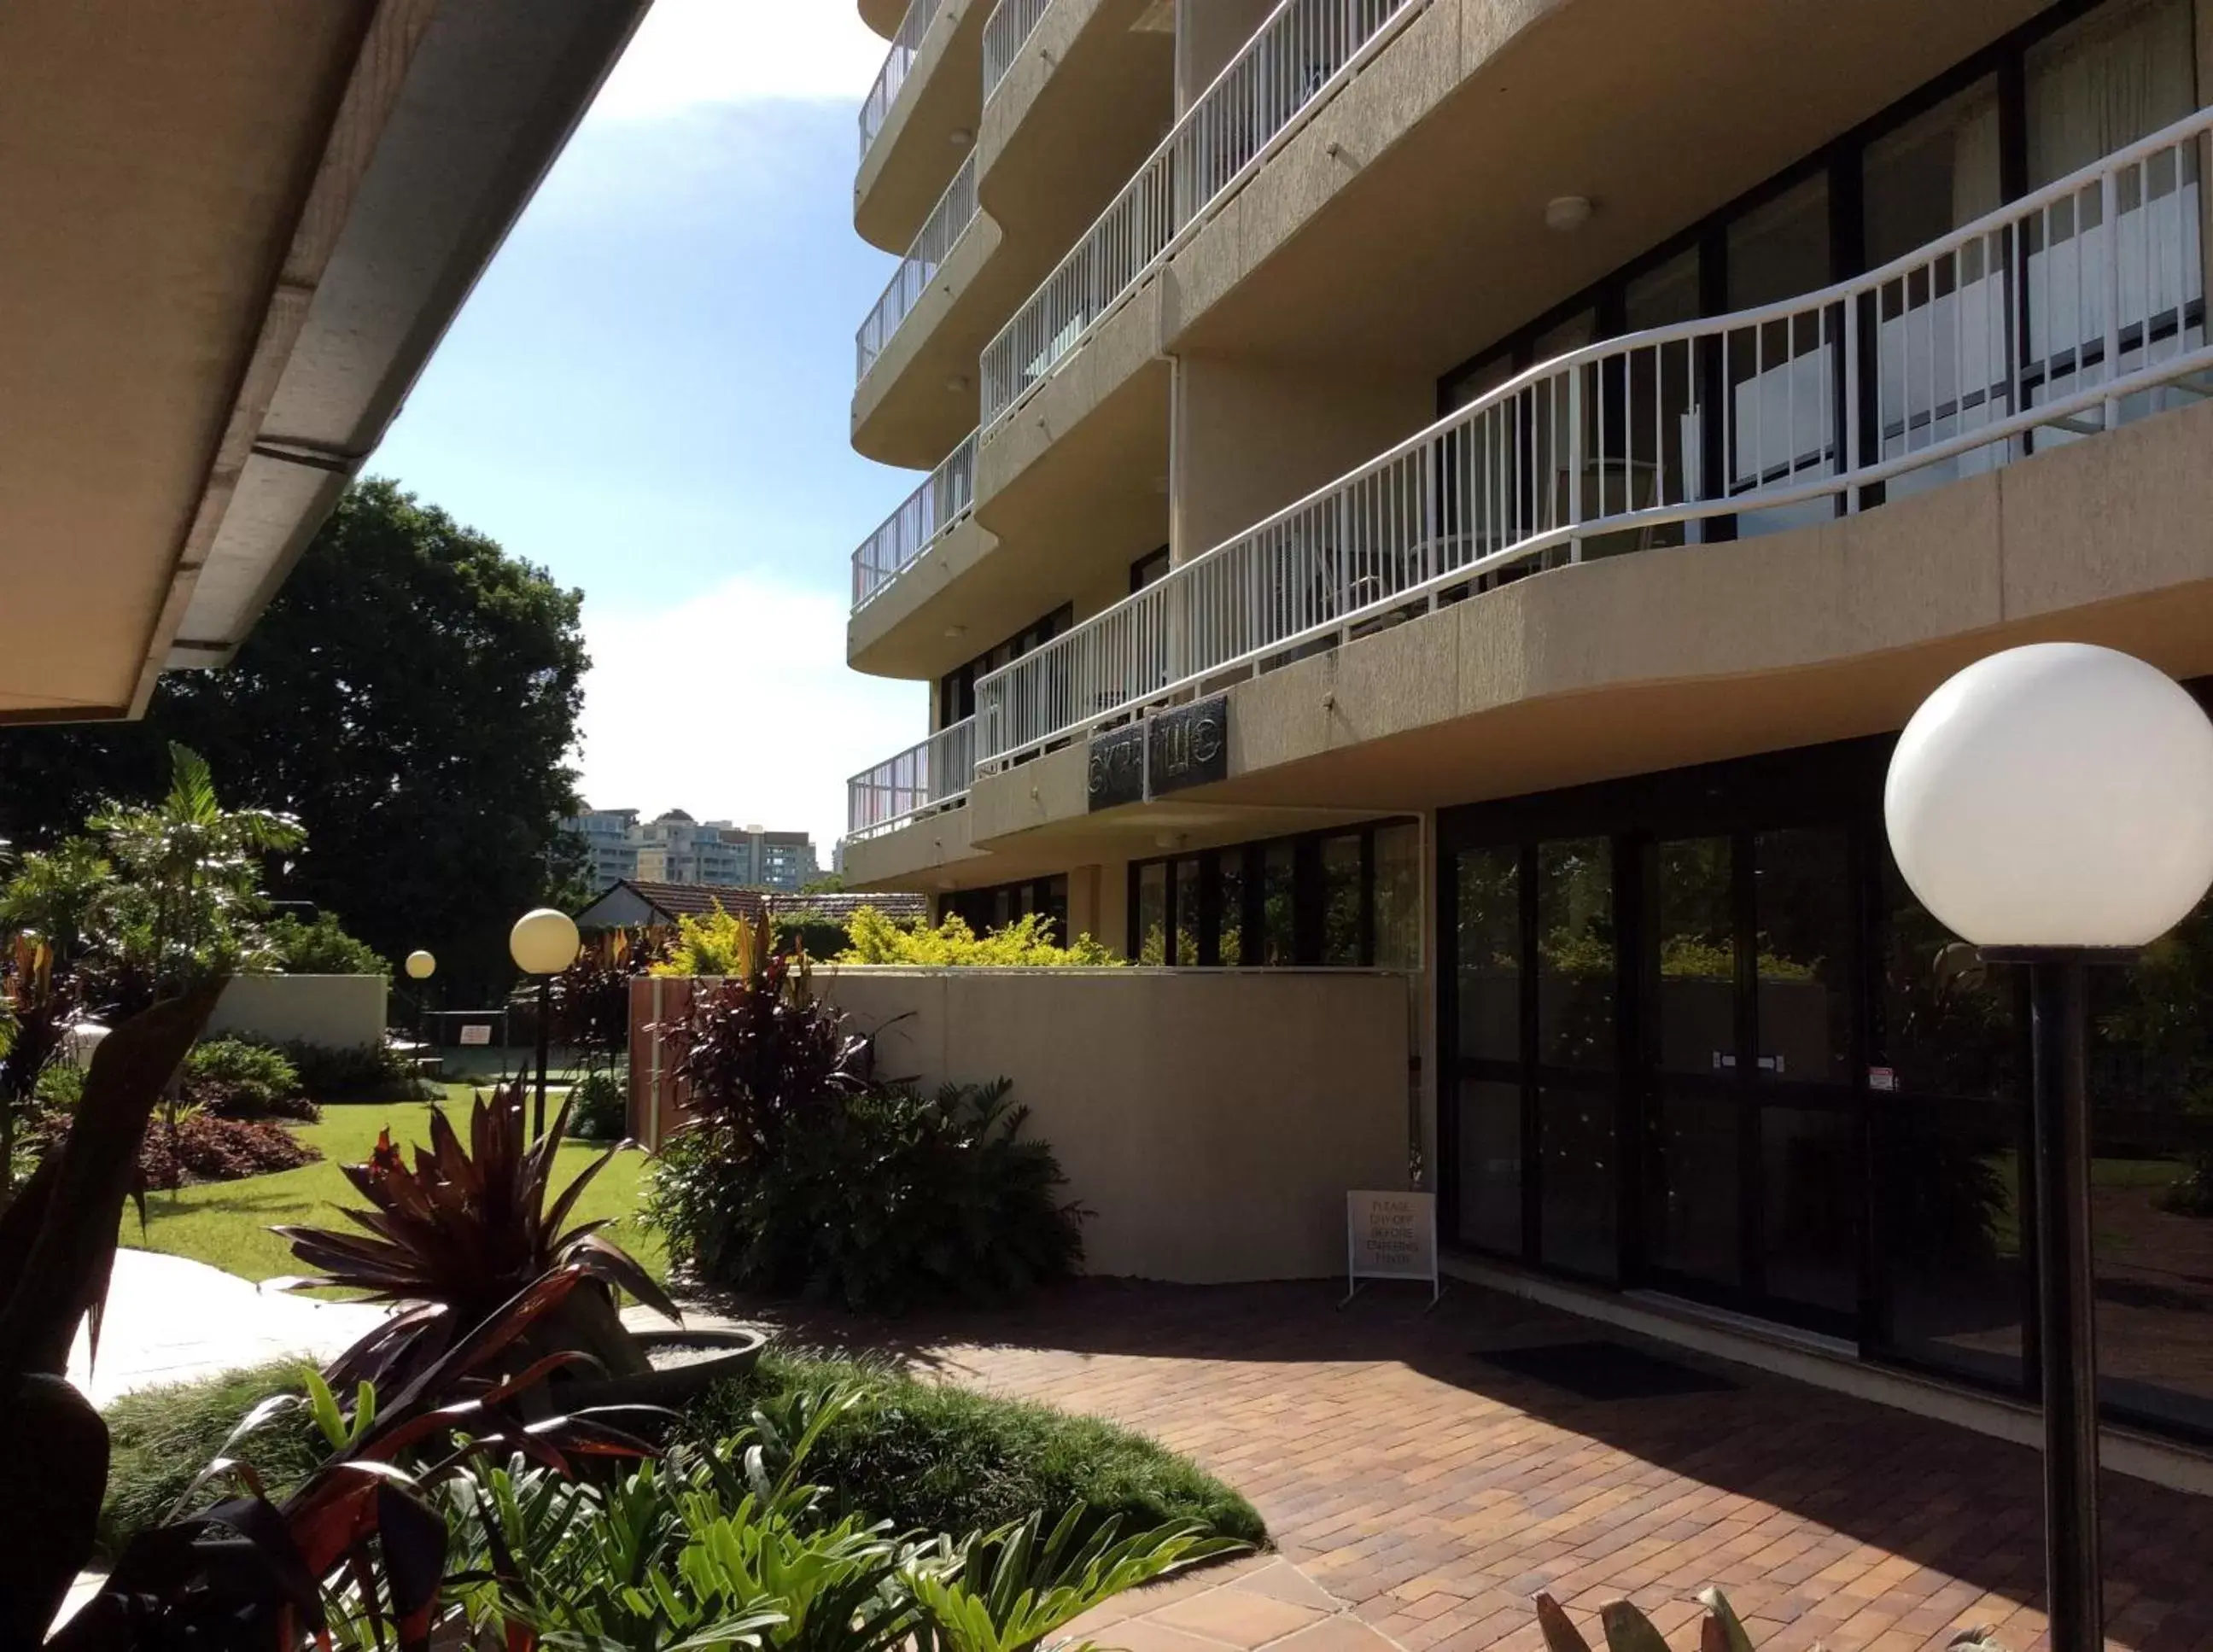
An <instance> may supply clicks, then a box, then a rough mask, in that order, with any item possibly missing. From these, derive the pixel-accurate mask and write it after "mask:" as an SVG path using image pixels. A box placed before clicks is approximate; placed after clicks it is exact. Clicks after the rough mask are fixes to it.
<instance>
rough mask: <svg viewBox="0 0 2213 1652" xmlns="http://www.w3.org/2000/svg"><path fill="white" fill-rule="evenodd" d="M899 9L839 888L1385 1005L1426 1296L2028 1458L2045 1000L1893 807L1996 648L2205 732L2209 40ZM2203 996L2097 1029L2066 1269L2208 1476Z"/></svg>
mask: <svg viewBox="0 0 2213 1652" xmlns="http://www.w3.org/2000/svg"><path fill="white" fill-rule="evenodd" d="M861 9H862V12H863V15H864V16H865V17H867V18H868V19H869V21H870V22H871V23H872V24H874V25H875V26H876V27H879V28H880V29H881V31H882V32H884V33H885V34H887V36H889V37H890V38H891V40H892V45H891V47H890V51H889V53H888V56H887V60H886V63H885V66H884V70H883V73H882V75H881V76H880V78H879V80H878V82H877V85H876V87H875V88H874V90H873V91H872V92H871V94H870V95H869V99H868V101H867V102H866V103H865V104H864V106H863V111H862V117H861V131H860V140H861V141H860V160H859V167H858V172H857V182H856V186H855V197H854V216H855V223H856V225H857V229H858V230H859V233H860V234H861V235H863V236H864V237H865V238H867V239H868V240H869V241H872V242H874V243H875V244H876V245H878V246H880V247H884V248H886V249H887V250H888V251H891V252H893V253H899V254H900V255H901V256H900V260H899V264H898V265H897V267H896V270H895V271H894V273H893V277H892V280H891V282H890V284H889V285H888V287H887V289H886V290H885V292H884V295H883V296H882V299H881V302H879V303H878V305H877V306H876V307H875V309H874V310H873V311H872V312H871V313H870V314H869V315H868V316H867V317H866V318H864V319H863V323H862V326H861V328H860V332H859V336H858V339H857V373H858V380H857V388H856V391H855V394H854V399H853V417H852V441H853V444H854V446H855V447H856V448H857V449H858V450H859V451H860V452H862V453H863V454H867V455H868V456H869V457H871V458H875V459H878V460H883V461H885V462H887V463H890V464H894V465H900V466H911V467H912V468H914V469H916V470H918V471H923V472H926V474H924V476H923V477H922V479H921V480H920V481H919V482H918V485H917V486H916V488H915V490H914V491H913V493H912V494H911V497H909V498H908V499H907V500H906V501H905V503H904V504H903V505H902V506H901V507H900V509H899V510H898V511H897V512H896V513H894V515H893V516H892V517H891V519H890V520H888V521H886V522H884V523H883V524H882V525H881V527H878V528H877V529H876V530H875V532H874V533H871V534H870V535H869V537H868V539H866V540H865V541H864V542H863V544H862V545H861V546H859V547H858V549H857V551H856V552H855V553H854V558H853V611H852V615H851V619H850V630H849V636H848V654H849V658H850V663H851V665H852V666H853V667H854V668H856V669H858V670H861V671H865V672H869V673H872V674H879V675H885V676H891V677H899V678H907V679H911V680H917V681H919V682H923V683H926V684H927V685H929V706H930V713H929V722H928V725H927V727H926V728H923V727H918V728H917V730H916V733H917V735H918V740H917V741H916V743H915V744H914V745H913V746H912V747H910V748H908V749H907V750H905V751H903V752H900V753H896V754H893V755H890V756H887V758H886V759H885V760H884V761H883V762H881V763H880V764H878V765H875V767H873V768H871V769H869V771H866V772H864V773H863V774H861V775H858V776H856V777H854V779H853V780H852V782H851V784H850V790H849V829H848V834H847V836H846V838H845V840H844V844H842V850H843V856H844V868H845V874H846V877H847V880H848V882H849V884H850V887H855V888H859V889H867V888H871V887H904V888H917V887H922V888H930V889H932V890H933V891H934V892H935V893H936V896H937V899H938V900H939V902H940V905H941V906H942V907H949V908H954V909H958V910H960V911H964V912H968V913H971V914H974V915H978V916H983V915H991V914H1012V913H1015V912H1018V911H1032V910H1046V911H1052V912H1053V913H1054V914H1056V915H1057V916H1058V917H1061V918H1062V920H1063V921H1064V924H1066V926H1067V927H1068V928H1070V929H1071V930H1088V931H1090V932H1092V933H1094V934H1095V935H1098V936H1100V937H1101V938H1102V939H1104V940H1106V941H1107V942H1109V943H1110V944H1112V945H1113V946H1115V947H1118V948H1121V949H1123V950H1124V951H1125V953H1126V954H1128V955H1130V956H1131V957H1133V958H1136V959H1138V960H1143V961H1147V962H1153V963H1159V964H1162V965H1174V966H1186V967H1192V968H1198V969H1228V968H1256V967H1269V966H1303V967H1344V968H1369V969H1372V968H1387V969H1392V970H1397V971H1400V972H1404V973H1405V977H1406V978H1407V980H1408V982H1409V984H1410V991H1411V994H1412V997H1413V1003H1414V1005H1415V1010H1416V1014H1417V1016H1418V1018H1419V1025H1420V1027H1421V1033H1420V1037H1419V1039H1417V1053H1418V1068H1419V1073H1418V1079H1417V1095H1418V1107H1417V1114H1418V1119H1419V1123H1418V1126H1417V1128H1416V1129H1415V1131H1414V1137H1415V1140H1414V1142H1413V1143H1412V1146H1413V1148H1414V1149H1415V1155H1416V1159H1417V1163H1418V1165H1419V1167H1420V1175H1421V1178H1422V1180H1423V1182H1424V1185H1425V1186H1428V1187H1429V1188H1430V1189H1432V1190H1434V1191H1435V1192H1436V1194H1437V1196H1438V1201H1439V1206H1438V1208H1439V1222H1440V1227H1441V1229H1442V1234H1443V1237H1444V1240H1445V1242H1446V1244H1447V1246H1448V1247H1449V1249H1450V1250H1451V1252H1452V1253H1453V1254H1454V1257H1455V1258H1456V1259H1457V1260H1456V1263H1455V1265H1458V1266H1460V1267H1463V1268H1464V1269H1466V1270H1468V1271H1473V1272H1476V1273H1478V1275H1480V1276H1481V1277H1486V1278H1493V1279H1497V1280H1500V1281H1503V1282H1506V1283H1511V1284H1513V1285H1514V1286H1515V1288H1517V1289H1533V1290H1539V1291H1541V1292H1544V1293H1549V1294H1550V1295H1552V1297H1554V1298H1555V1299H1557V1300H1564V1301H1574V1302H1578V1303H1582V1304H1584V1305H1586V1306H1588V1307H1590V1308H1592V1310H1593V1311H1600V1312H1614V1311H1616V1310H1618V1309H1619V1306H1620V1305H1621V1304H1623V1303H1634V1304H1646V1305H1653V1304H1656V1305H1660V1307H1662V1308H1664V1309H1665V1311H1666V1312H1667V1314H1684V1315H1688V1316H1691V1317H1692V1319H1694V1320H1699V1322H1701V1323H1703V1322H1704V1319H1706V1318H1712V1317H1714V1316H1720V1317H1722V1318H1723V1319H1725V1320H1726V1321H1727V1322H1728V1324H1730V1325H1733V1326H1755V1327H1765V1329H1766V1331H1768V1332H1772V1334H1774V1335H1775V1336H1777V1337H1782V1338H1788V1339H1789V1340H1790V1342H1791V1344H1792V1345H1793V1346H1794V1347H1798V1348H1810V1349H1814V1350H1818V1351H1820V1352H1821V1353H1822V1354H1824V1355H1825V1356H1833V1357H1836V1358H1838V1359H1844V1360H1853V1361H1858V1362H1865V1363H1868V1364H1872V1365H1880V1366H1886V1367H1898V1368H1903V1369H1907V1370H1911V1371H1912V1372H1916V1373H1920V1374H1925V1375H1932V1376H1935V1377H1936V1378H1938V1379H1940V1380H1942V1381H1948V1382H1955V1383H1962V1384H1966V1385H1970V1386H1974V1387H1982V1388H1984V1389H1987V1390H1990V1391H1994V1392H1996V1393H2001V1394H2006V1395H2013V1396H2022V1397H2028V1396H2033V1394H2034V1393H2036V1392H2037V1381H2038V1379H2037V1373H2036V1371H2035V1369H2034V1351H2033V1350H2034V1337H2033V1332H2032V1331H2031V1329H2030V1326H2031V1319H2030V1314H2029V1302H2030V1296H2031V1284H2032V1281H2031V1279H2030V1278H2029V1277H2028V1270H2029V1267H2030V1263H2029V1261H2028V1257H2029V1255H2030V1251H2029V1249H2028V1247H2027V1246H2025V1244H2024V1242H2023V1235H2024V1234H2025V1233H2027V1232H2028V1231H2029V1230H2030V1229H2031V1228H2032V1227H2033V1222H2034V1212H2033V1210H2027V1209H2026V1208H2025V1207H2024V1205H2023V1203H2022V1187H2021V1180H2022V1178H2021V1163H2022V1161H2023V1159H2024V1157H2025V1156H2026V1137H2025V1129H2026V1119H2025V1116H2024V1115H2025V1105H2024V1094H2023V1078H2024V1074H2025V1072H2026V1068H2027V1051H2026V1046H2025V1039H2026V1013H2025V1007H2024V1004H2023V1001H2022V999H2021V983H2020V982H2019V981H2017V980H2015V978H2013V975H2012V972H2011V971H2010V969H2009V967H2008V966H1997V965H1990V966H1986V965H1984V964H1983V963H1982V962H1981V961H1980V960H1978V959H1977V958H1976V957H1975V955H1974V954H1973V953H1972V950H1971V949H1969V948H1964V947H1963V946H1961V945H1960V944H1959V943H1958V942H1956V941H1955V940H1954V938H1953V937H1950V936H1947V935H1946V934H1945V933H1944V932H1943V931H1942V929H1941V928H1940V926H1938V925H1937V924H1936V923H1935V922H1934V921H1933V920H1932V919H1931V918H1930V917H1929V916H1928V914H1927V913H1925V912H1924V911H1922V910H1921V909H1920V908H1919V907H1918V906H1917V904H1916V903H1915V901H1914V899H1913V898H1912V896H1911V893H1910V892H1909V891H1908V890H1907V889H1906V888H1905V886H1904V884H1903V882H1902V881H1901V880H1900V879H1899V876H1898V874H1897V871H1896V869H1895V868H1894V866H1893V864H1892V863H1891V861H1890V857H1889V854H1888V851H1887V846H1886V844H1885V842H1884V839H1883V835H1882V832H1881V783H1882V776H1883V772H1884V767H1885V764H1886V761H1887V754H1888V752H1889V748H1890V746H1891V744H1892V742H1893V739H1894V737H1895V734H1896V731H1897V730H1898V729H1899V727H1900V726H1901V725H1902V724H1903V723H1904V722H1905V718H1906V717H1907V716H1909V715H1910V714H1911V711H1912V710H1913V709H1914V707H1915V706H1916V705H1917V704H1918V702H1919V700H1920V699H1921V698H1922V697H1923V695H1925V694H1926V693H1927V692H1929V691H1930V689H1931V688H1933V687H1934V686H1936V684H1937V683H1938V682H1940V681H1942V680H1943V679H1944V678H1945V677H1946V676H1947V675H1948V674H1950V673H1951V672H1953V671H1954V670H1955V669H1957V668H1959V667H1960V665H1962V664H1964V663H1966V661H1969V660H1971V659H1973V658H1976V657H1978V656H1979V655H1983V654H1985V653H1988V652H1990V651H1992V650H1994V649H1998V648H2001V647H2004V646H2008V645H2010V644H2013V643H2020V642H2023V641H2028V640H2033V639H2039V638H2052V637H2068V638H2076V639H2081V640H2086V641H2093V642H2099V643H2108V644H2111V645H2113V646H2116V647H2119V648H2122V649H2128V650H2130V651H2131V652H2134V653H2136V654H2138V655H2142V656H2143V657H2144V658H2146V659H2149V660H2150V661H2153V662H2155V664H2157V665H2159V666H2161V668H2164V669H2166V670H2167V671H2169V672H2171V673H2173V674H2175V675H2176V676H2177V677H2179V678H2181V679H2184V680H2186V681H2192V683H2193V685H2194V686H2196V685H2198V683H2200V682H2201V681H2202V680H2204V679H2205V678H2206V677H2207V675H2208V674H2213V534H2209V533H2208V532H2207V530H2206V528H2205V526H2204V525H2205V523H2206V522H2207V521H2213V462H2209V461H2213V406H2208V405H2206V396H2207V392H2208V388H2209V379H2208V374H2209V371H2213V351H2209V348H2208V344H2207V339H2206V333H2205V313H2204V290H2205V280H2204V257H2205V245H2206V233H2205V215H2206V211H2207V195H2206V190H2205V186H2204V177H2205V165H2206V160H2207V153H2206V150H2207V142H2208V133H2209V131H2213V109H2207V108H2205V107H2204V106H2205V105H2207V104H2209V103H2213V0H2094V3H2092V0H2063V3H2050V0H1954V3H1948V4H1945V5H1941V6H1940V5H1930V4H1927V3H1915V0H1862V3H1859V4H1856V5H1850V6H1844V5H1838V4H1835V3H1832V0H1770V3H1763V4H1759V5H1744V4H1736V3H1729V0H1281V3H1275V4H1271V3H1266V0H1173V3H1170V0H997V3H996V4H993V3H990V0H966V3H962V0H912V3H911V5H910V6H908V7H907V9H905V12H904V14H899V9H898V7H897V5H896V3H894V0H863V3H862V7H861ZM2200 960H2213V915H2208V914H2204V913H2201V914H2199V915H2198V917H2194V918H2193V919H2192V921H2191V924H2189V925H2187V926H2186V930H2184V931H2182V932H2179V936H2178V937H2177V938H2176V939H2175V940H2173V941H2172V942H2167V943H2164V944H2163V945H2162V946H2161V948H2156V949H2155V951H2154V953H2153V954H2150V955H2149V956H2148V958H2147V960H2146V962H2145V963H2144V964H2143V966H2141V967H2139V968H2137V969H2135V970H2133V971H2128V972H2112V975H2111V976H2110V978H2106V979H2105V980H2103V981H2102V982H2101V983H2100V987H2099V991H2100V993H2101V994H2102V995H2104V1001H2103V1002H2102V1003H2101V1004H2100V1010H2099V1015H2098V1033H2097V1039H2098V1044H2097V1048H2096V1050H2095V1052H2094V1088H2095V1089H2096V1091H2097V1100H2096V1110H2097V1117H2096V1135H2097V1153H2098V1155H2099V1156H2098V1175H2097V1180H2098V1184H2099V1191H2098V1194H2097V1202H2098V1210H2097V1216H2096V1222H2095V1225H2096V1227H2097V1228H2098V1230H2099V1232H2098V1243H2099V1259H2098V1261H2099V1270H2100V1316H2101V1317H2100V1335H2101V1338H2102V1348H2101V1357H2102V1360H2103V1364H2104V1369H2105V1398H2106V1402H2107V1403H2108V1405H2110V1406H2111V1408H2112V1413H2113V1416H2114V1417H2115V1418H2116V1420H2117V1421H2118V1422H2120V1423H2126V1424H2128V1425H2131V1426H2136V1427H2142V1428H2146V1429H2152V1430H2155V1431H2158V1432H2161V1433H2164V1434H2170V1435H2172V1434H2181V1435H2191V1436H2204V1437H2208V1438H2213V1217H2209V1216H2206V1215H2204V1214H2202V1213H2203V1212H2205V1211H2208V1210H2213V1130H2209V1128H2208V1125H2207V1120H2206V1118H2205V1116H2204V1114H2203V1113H2201V1112H2200V1111H2199V1106H2200V1100H2201V1098H2202V1097H2203V1096H2204V1095H2206V1094H2213V1088H2208V1086H2209V1085H2213V1027H2209V1025H2208V1023H2207V1020H2206V1017H2207V1006H2208V1005H2213V963H2208V962H2201V961H2200ZM1655 1311H1657V1309H1655ZM1701 1316H1704V1317H1703V1318H1702V1317H1701Z"/></svg>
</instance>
